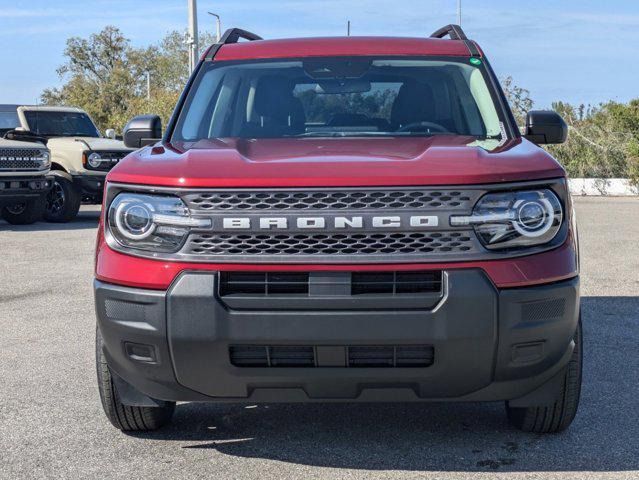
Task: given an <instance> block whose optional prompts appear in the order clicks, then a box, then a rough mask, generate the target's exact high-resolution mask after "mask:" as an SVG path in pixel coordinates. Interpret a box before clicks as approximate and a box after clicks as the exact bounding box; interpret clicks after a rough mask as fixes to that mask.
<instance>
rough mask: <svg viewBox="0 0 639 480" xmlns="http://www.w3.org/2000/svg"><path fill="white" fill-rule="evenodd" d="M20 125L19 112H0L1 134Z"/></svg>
mask: <svg viewBox="0 0 639 480" xmlns="http://www.w3.org/2000/svg"><path fill="white" fill-rule="evenodd" d="M19 126H20V120H19V119H18V112H17V111H12V112H0V136H2V135H4V134H5V133H7V132H8V131H9V130H13V129H14V128H17V127H19Z"/></svg>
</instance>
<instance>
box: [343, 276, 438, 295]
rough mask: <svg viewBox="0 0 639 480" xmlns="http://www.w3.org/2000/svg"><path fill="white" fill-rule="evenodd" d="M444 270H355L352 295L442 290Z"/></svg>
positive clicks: (352, 280)
mask: <svg viewBox="0 0 639 480" xmlns="http://www.w3.org/2000/svg"><path fill="white" fill-rule="evenodd" d="M441 289H442V272H441V271H427V272H353V274H352V277H351V295H367V294H391V295H399V294H403V293H431V292H441Z"/></svg>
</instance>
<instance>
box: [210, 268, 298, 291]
mask: <svg viewBox="0 0 639 480" xmlns="http://www.w3.org/2000/svg"><path fill="white" fill-rule="evenodd" d="M308 279H309V274H308V273H307V272H299V273H297V272H293V273H288V272H284V273H279V272H255V273H253V272H249V273H246V272H222V273H221V274H220V295H221V296H223V297H224V296H229V295H241V294H245V295H246V294H249V295H251V294H252V295H291V294H300V295H307V294H308V288H309V287H308V285H309V282H308Z"/></svg>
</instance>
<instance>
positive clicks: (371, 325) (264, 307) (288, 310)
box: [95, 269, 579, 401]
mask: <svg viewBox="0 0 639 480" xmlns="http://www.w3.org/2000/svg"><path fill="white" fill-rule="evenodd" d="M219 278H220V277H219V275H218V274H217V273H215V272H184V273H182V274H181V275H180V276H179V277H178V278H177V279H176V280H175V282H174V283H173V284H172V286H171V287H170V288H169V289H168V291H155V290H144V289H136V288H130V287H122V286H116V285H111V284H106V283H103V282H100V281H96V282H95V300H96V313H97V319H98V327H99V329H100V331H101V333H102V336H103V339H104V348H105V354H106V357H107V360H108V363H109V366H110V367H111V369H112V370H113V372H114V373H115V374H116V375H117V377H119V380H123V381H124V382H125V383H126V384H128V385H129V386H131V387H133V389H134V390H136V391H138V392H140V393H142V394H144V395H145V396H148V397H151V398H153V399H159V400H174V401H206V400H210V401H211V400H212V401H238V400H242V401H243V400H246V401H344V400H346V401H412V400H512V399H518V398H521V397H524V396H526V395H527V394H529V393H530V392H533V391H535V390H538V389H539V388H540V387H542V386H543V385H544V384H548V383H549V381H551V380H552V379H553V378H556V375H557V374H558V373H559V372H560V371H561V370H562V368H563V367H564V366H565V365H566V363H567V362H568V360H569V358H570V355H571V353H572V349H573V346H574V344H573V342H572V338H573V335H574V332H575V330H576V327H577V322H578V316H579V279H578V278H577V277H575V278H573V279H571V280H567V281H563V282H558V283H553V284H548V285H542V286H534V287H526V288H517V289H504V290H498V289H496V288H495V287H494V285H493V284H492V283H491V282H490V281H489V279H488V278H487V277H486V275H485V273H484V272H483V271H481V270H479V269H467V270H450V271H446V272H444V276H443V282H444V284H443V285H444V286H443V292H442V295H441V298H440V299H438V300H436V301H435V302H434V303H432V304H431V303H429V302H427V301H424V302H422V303H423V304H422V305H420V303H419V300H418V301H417V303H416V301H415V297H414V296H413V297H411V298H412V300H411V301H410V302H406V304H405V305H404V306H403V307H402V300H401V299H397V298H395V299H393V300H392V302H391V303H389V305H388V307H390V308H384V306H383V304H382V306H380V302H379V298H378V299H375V298H374V296H372V297H367V298H364V299H354V298H353V297H348V296H340V297H339V298H338V297H332V296H331V295H330V294H329V295H326V294H322V295H319V296H318V297H317V298H313V299H311V298H310V297H308V298H306V299H302V300H300V299H295V300H293V299H286V298H280V299H265V300H264V302H263V303H262V304H260V303H259V302H258V303H256V302H255V301H254V299H253V301H251V302H247V303H245V304H244V303H242V300H241V299H240V300H238V301H235V302H228V301H226V299H225V300H222V299H221V297H220V296H219V295H218V282H219ZM324 293H326V292H324ZM131 345H133V346H140V345H141V346H142V347H143V348H148V347H151V350H152V352H153V355H152V357H153V361H148V359H146V360H145V361H140V358H139V356H138V357H136V356H135V355H134V353H135V352H136V351H137V352H139V350H135V348H133V349H132V348H131ZM233 345H276V346H286V345H307V346H308V345H312V346H314V347H315V352H316V354H317V355H318V357H317V358H322V355H326V354H329V355H328V356H326V357H325V358H326V361H325V362H324V363H322V361H320V360H316V365H315V366H314V367H313V368H281V367H280V368H278V367H271V368H240V367H236V366H233V365H232V364H231V361H230V356H229V350H230V347H231V346H233ZM362 345H375V346H380V345H382V346H383V345H429V346H432V347H433V350H434V362H433V364H432V365H430V366H428V367H425V368H397V367H394V368H393V367H391V368H352V367H351V368H349V367H348V366H346V363H347V361H340V360H339V358H340V355H343V353H342V352H346V351H347V350H346V348H345V347H346V346H351V347H352V346H362ZM145 346H147V347H145ZM147 351H148V350H147ZM136 358H137V360H136ZM336 359H337V361H336Z"/></svg>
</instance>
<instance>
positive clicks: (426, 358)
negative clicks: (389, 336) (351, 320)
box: [348, 345, 435, 368]
mask: <svg viewBox="0 0 639 480" xmlns="http://www.w3.org/2000/svg"><path fill="white" fill-rule="evenodd" d="M434 358H435V350H434V348H433V347H432V346H427V345H402V346H375V347H369V346H356V347H349V348H348V366H349V367H360V368H371V367H402V368H404V367H429V366H430V365H432V364H433V361H434Z"/></svg>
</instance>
